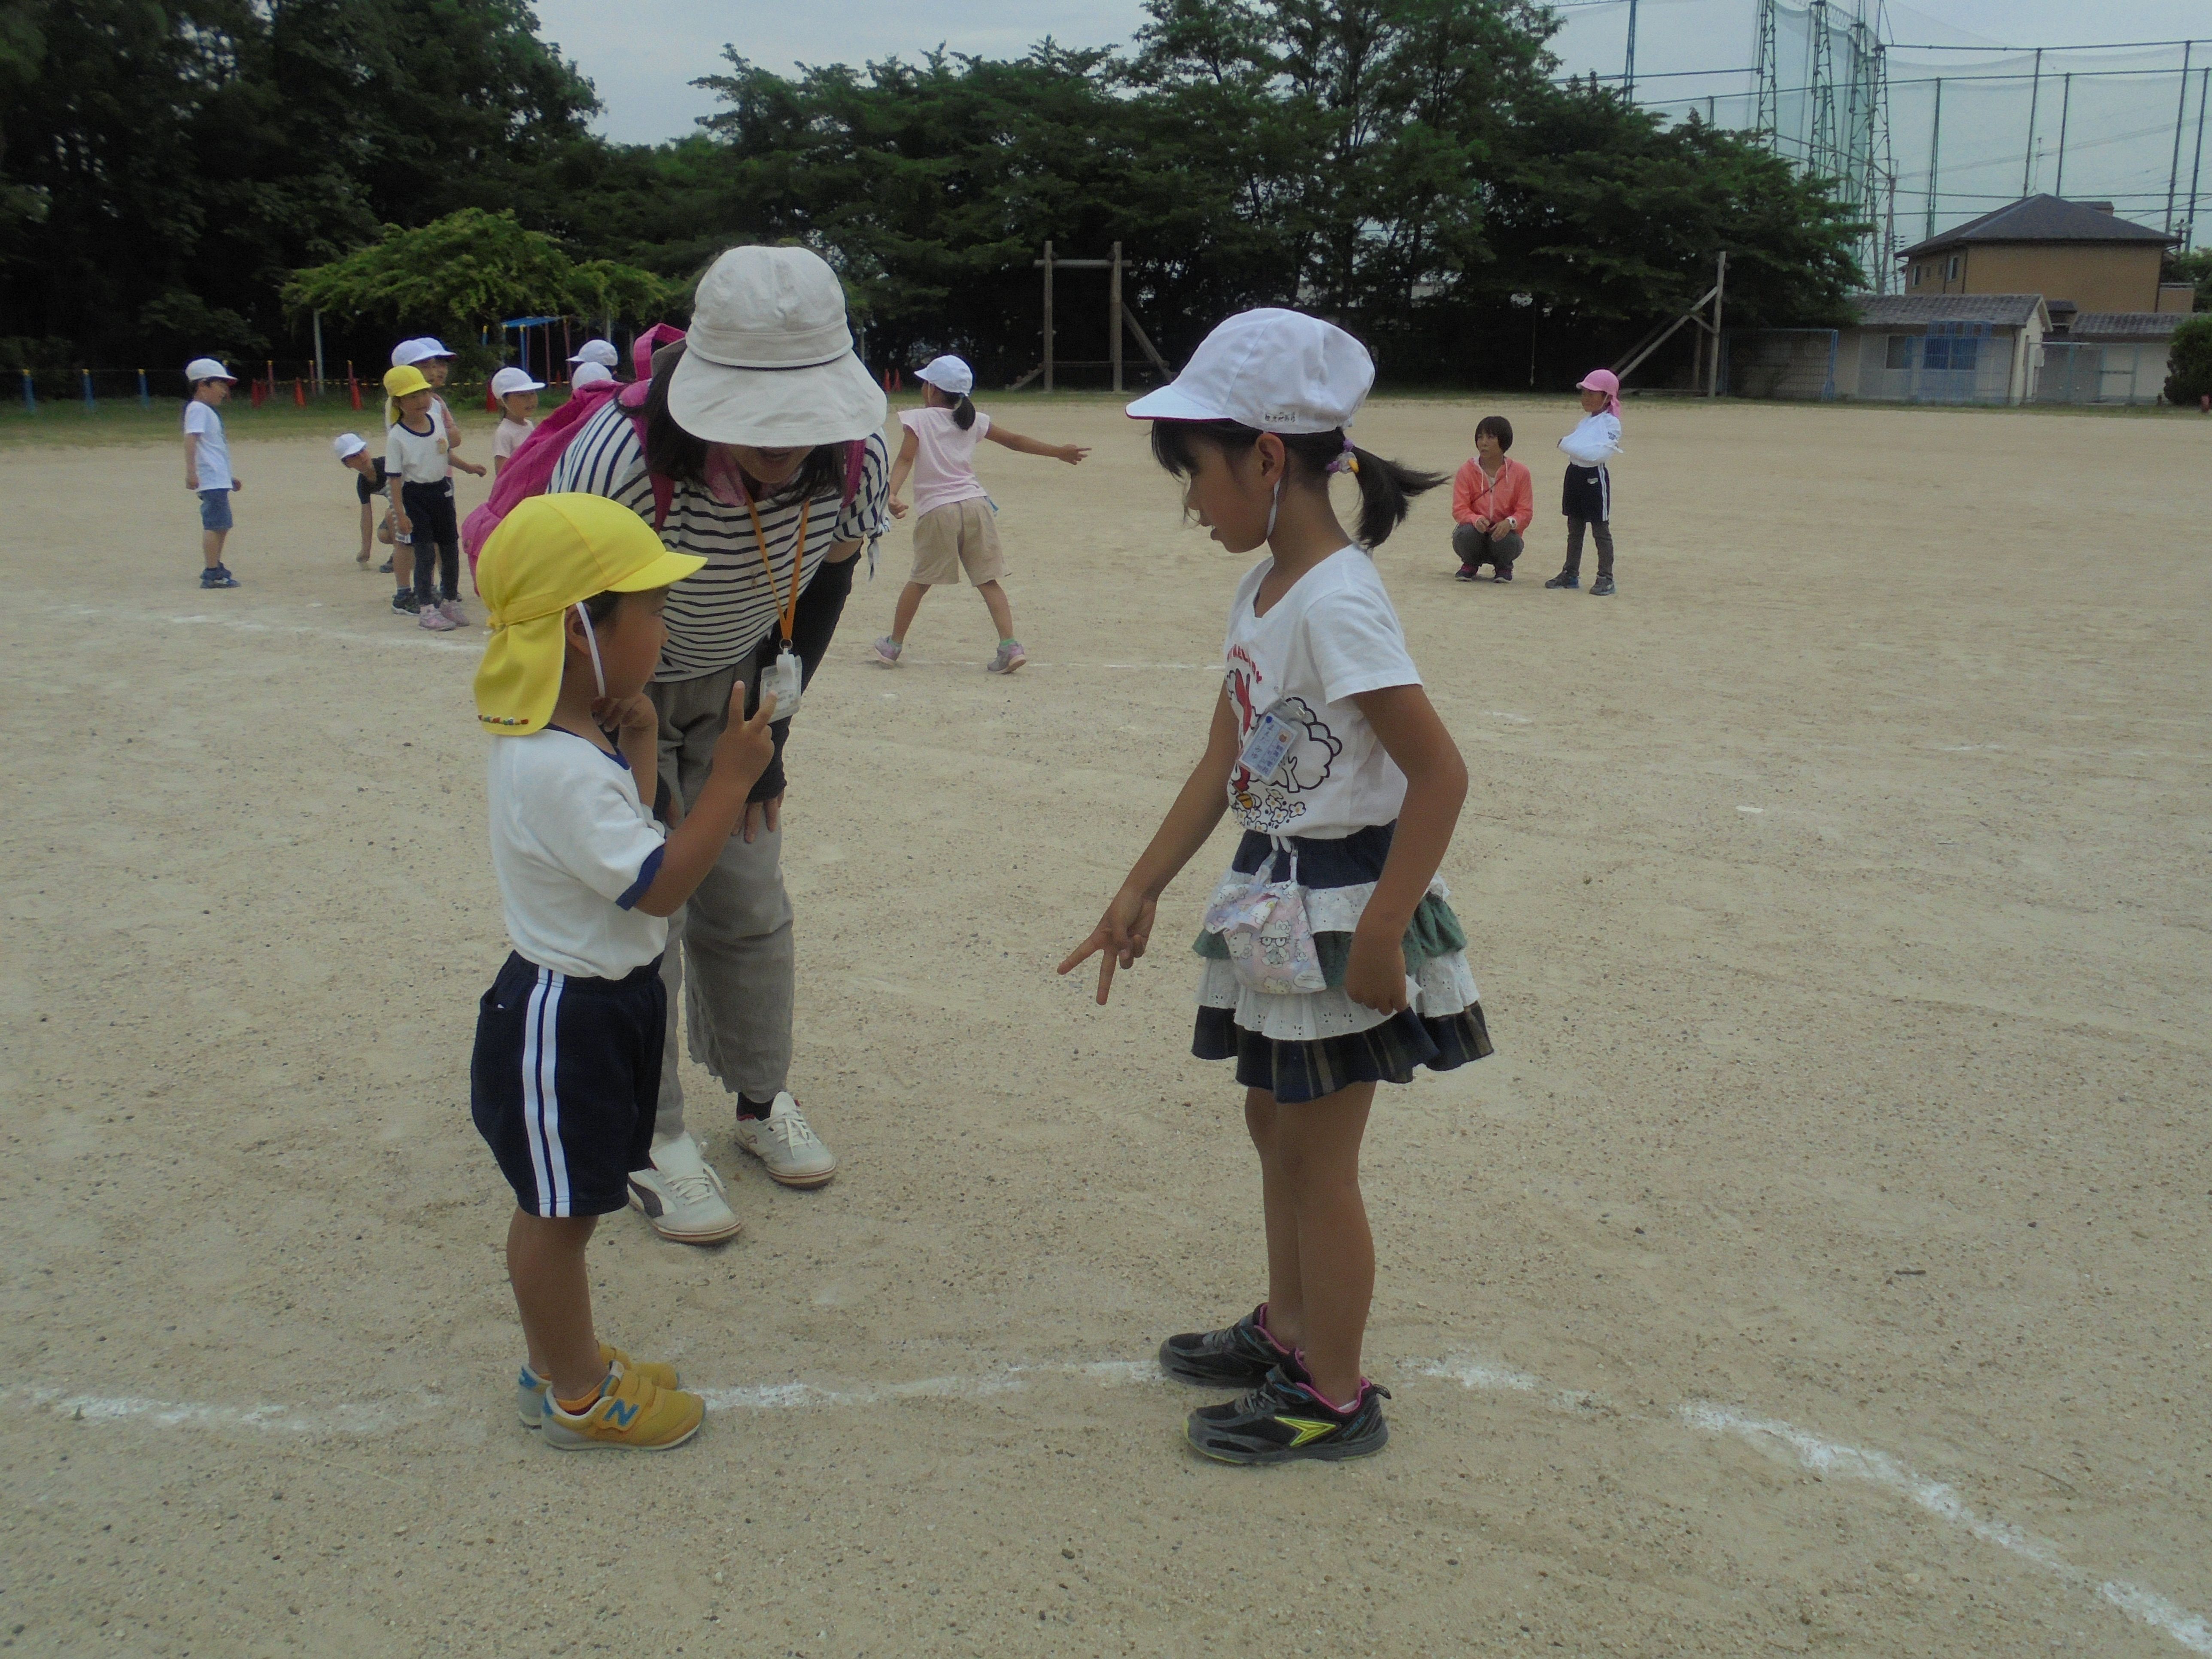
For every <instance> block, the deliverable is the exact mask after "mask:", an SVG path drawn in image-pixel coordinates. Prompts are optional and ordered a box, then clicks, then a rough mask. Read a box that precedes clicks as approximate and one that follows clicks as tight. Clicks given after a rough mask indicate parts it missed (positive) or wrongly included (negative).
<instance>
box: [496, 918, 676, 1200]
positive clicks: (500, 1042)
mask: <svg viewBox="0 0 2212 1659" xmlns="http://www.w3.org/2000/svg"><path fill="white" fill-rule="evenodd" d="M667 1023H668V991H667V988H666V987H665V986H664V985H663V984H662V983H661V980H660V963H659V958H657V957H656V958H655V959H654V960H653V961H651V962H648V963H646V964H645V966H644V967H642V968H640V969H636V970H635V971H634V972H633V973H631V974H630V975H628V976H627V977H626V978H623V979H584V978H580V977H579V976H577V975H573V974H556V973H555V972H554V971H553V969H550V968H540V967H539V966H538V964H537V963H533V962H530V961H527V960H526V959H525V958H524V957H520V956H519V955H516V956H509V957H507V963H506V965H505V966H504V967H502V968H501V969H500V970H499V977H498V978H497V979H495V980H494V981H492V986H491V989H490V990H489V991H486V992H485V993H484V994H483V1001H482V1002H481V1003H480V1004H478V1005H477V1046H476V1053H475V1055H474V1056H473V1058H471V1060H470V1062H469V1109H470V1114H471V1116H473V1117H474V1118H475V1119H476V1124H477V1133H479V1134H481V1135H482V1136H483V1138H484V1142H485V1144H486V1145H487V1146H489V1147H490V1148H491V1152H492V1156H493V1157H494V1158H497V1159H498V1160H499V1168H500V1173H501V1174H502V1175H504V1176H506V1177H507V1184H508V1185H509V1186H511V1187H513V1188H514V1200H515V1202H516V1203H518V1204H520V1206H522V1207H523V1208H524V1209H526V1210H527V1211H529V1212H531V1213H532V1215H542V1216H580V1215H607V1214H611V1212H614V1211H616V1210H619V1209H621V1208H622V1207H623V1205H625V1204H627V1203H628V1202H629V1172H630V1171H631V1170H642V1169H643V1168H645V1167H646V1165H647V1164H649V1163H651V1162H652V1157H651V1151H652V1146H653V1112H654V1109H655V1107H656V1106H657V1105H658V1104H659V1096H660V1044H661V1038H662V1035H663V1033H664V1031H665V1028H666V1026H667Z"/></svg>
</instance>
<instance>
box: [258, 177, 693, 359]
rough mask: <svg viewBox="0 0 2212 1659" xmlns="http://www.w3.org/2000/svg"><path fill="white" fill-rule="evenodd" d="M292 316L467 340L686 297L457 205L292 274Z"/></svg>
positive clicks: (652, 312) (641, 314)
mask: <svg viewBox="0 0 2212 1659" xmlns="http://www.w3.org/2000/svg"><path fill="white" fill-rule="evenodd" d="M283 299H284V303H285V305H286V306H287V307H289V308H290V309H291V310H292V311H294V312H295V313H298V312H303V311H326V312H331V313H336V314H337V315H339V316H341V317H346V318H356V317H361V318H371V319H379V320H381V321H386V322H390V323H394V324H401V325H410V326H412V325H431V326H434V327H436V328H439V329H440V330H441V331H447V332H451V333H453V334H455V335H457V336H459V337H462V338H464V339H465V338H466V337H468V336H470V335H472V334H474V333H476V332H477V331H479V330H481V329H486V328H490V327H495V326H496V325H497V324H498V323H499V322H500V321H501V319H504V318H507V317H514V316H534V315H538V314H540V313H551V314H553V315H556V316H559V315H564V314H579V315H586V316H593V317H597V316H602V315H613V316H617V317H620V318H623V319H625V320H628V321H638V322H643V321H651V320H654V319H658V318H659V317H660V316H662V315H664V314H665V313H668V312H670V311H671V310H672V309H674V308H676V307H678V306H680V305H682V304H683V295H682V294H681V292H680V290H678V289H675V288H674V287H672V286H671V284H669V283H665V282H663V281H662V280H661V279H660V278H659V277H657V276H653V274H652V273H651V272H650V271H644V270H637V269H635V267H632V266H629V265H623V264H615V263H614V262H612V261H611V260H605V259H596V260H591V261H588V262H586V263H585V264H577V263H576V261H574V259H572V258H569V257H568V253H567V252H565V251H564V250H563V249H562V246H561V245H560V243H558V242H556V240H553V238H552V237H550V236H548V235H546V234H544V233H543V232H542V231H535V230H526V229H524V228H523V227H522V225H521V223H520V222H519V221H518V220H517V219H516V218H515V216H514V215H513V214H512V213H487V212H485V211H484V210H483V209H481V208H463V209H461V210H459V212H456V213H449V214H447V216H445V217H444V218H442V219H440V220H437V221H436V222H434V223H431V224H428V225H424V226H422V227H421V228H417V229H414V230H410V229H407V228H404V227H402V226H399V225H386V227H385V228H384V236H383V239H382V240H380V241H377V242H374V243H372V244H371V245H370V246H367V247H363V248H356V250H355V251H354V252H351V253H349V254H346V255H345V256H343V258H337V259H333V260H331V262H329V263H328V264H320V265H313V266H309V267H307V269H305V270H298V271H295V272H294V273H293V276H292V279H291V281H289V283H286V284H285V286H284V290H283Z"/></svg>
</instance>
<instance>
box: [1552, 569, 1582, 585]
mask: <svg viewBox="0 0 2212 1659" xmlns="http://www.w3.org/2000/svg"><path fill="white" fill-rule="evenodd" d="M1582 585H1583V581H1582V578H1581V577H1579V576H1570V575H1569V574H1567V573H1566V572H1565V571H1564V570H1562V571H1561V572H1559V574H1558V575H1556V576H1554V577H1553V578H1552V580H1549V581H1547V582H1546V583H1545V584H1544V586H1547V587H1580V586H1582Z"/></svg>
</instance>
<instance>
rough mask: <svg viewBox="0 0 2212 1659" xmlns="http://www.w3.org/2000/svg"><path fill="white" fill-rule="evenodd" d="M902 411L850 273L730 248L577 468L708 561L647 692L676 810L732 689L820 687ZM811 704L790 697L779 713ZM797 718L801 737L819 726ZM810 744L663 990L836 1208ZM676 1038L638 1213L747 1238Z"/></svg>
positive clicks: (871, 531)
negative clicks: (853, 305)
mask: <svg viewBox="0 0 2212 1659" xmlns="http://www.w3.org/2000/svg"><path fill="white" fill-rule="evenodd" d="M639 408H642V410H643V411H644V416H645V420H644V423H643V424H644V428H645V429H644V432H643V435H642V436H641V435H640V433H639V431H638V422H637V421H636V420H635V410H637V409H639ZM886 412H887V404H886V400H885V398H884V393H883V389H882V388H881V387H880V386H878V385H877V384H876V383H875V381H874V380H872V378H871V377H870V375H869V374H868V371H867V370H866V368H864V367H863V366H862V365H861V363H860V359H859V357H858V356H855V355H854V350H853V335H852V330H851V328H850V326H849V325H848V323H847V321H846V316H845V293H844V288H843V286H842V284H841V283H839V281H838V279H837V275H836V272H835V271H834V270H831V269H830V268H829V265H828V264H826V263H824V262H823V259H822V258H820V257H819V256H818V255H816V254H814V253H812V252H808V251H807V250H806V249H805V248H797V247H738V248H732V249H731V250H729V251H728V252H726V253H724V254H723V255H721V257H720V258H718V259H716V260H715V261H714V264H712V265H711V266H710V267H709V268H708V270H707V273H706V275H705V276H702V277H701V278H700V280H699V287H698V291H697V294H696V296H695V301H694V307H693V311H692V319H691V327H690V334H689V336H688V337H686V338H685V339H684V340H682V341H680V342H678V343H675V344H671V345H665V346H663V347H662V348H661V349H659V351H658V352H657V353H655V354H654V356H653V374H652V377H651V379H650V380H649V381H647V382H645V383H644V384H642V385H640V386H632V387H630V388H628V389H627V390H625V391H624V392H623V394H622V397H621V399H620V400H619V401H617V400H615V399H610V400H609V401H608V404H607V406H606V407H605V409H603V410H600V411H599V413H598V414H597V415H594V416H592V417H591V418H590V419H589V420H588V421H586V422H585V423H584V424H583V425H582V426H581V427H580V428H578V429H577V431H576V434H575V435H574V437H573V438H572V439H571V440H570V441H569V443H568V448H567V449H566V451H565V452H564V453H562V459H561V461H560V463H559V465H557V466H556V469H555V471H554V474H553V477H552V478H551V480H550V483H549V486H548V487H549V488H550V489H552V490H555V491H560V490H583V491H586V492H589V493H591V494H593V495H606V496H609V497H611V498H612V499H613V500H616V501H621V502H623V504H624V505H626V506H628V507H631V508H632V509H634V510H635V512H637V513H639V514H640V515H641V517H644V518H646V519H648V520H656V519H657V520H658V521H659V524H660V526H661V539H662V541H663V542H664V543H665V544H667V546H668V547H669V548H671V550H674V551H677V552H679V553H689V554H694V555H696V556H699V557H702V558H704V559H705V560H706V561H707V564H706V568H704V569H702V570H701V571H700V572H699V574H697V575H696V576H692V577H690V578H688V579H687V580H684V581H681V582H678V584H677V585H676V586H675V587H674V588H673V589H671V592H670V593H669V598H668V610H667V624H668V643H667V646H666V647H665V649H664V651H663V652H662V654H661V659H660V667H659V671H657V672H656V674H655V675H654V678H653V684H652V685H651V687H649V688H648V690H649V692H650V695H651V696H652V697H653V702H654V704H655V705H656V706H657V707H658V708H659V711H660V743H661V750H660V753H661V763H660V775H661V776H662V777H663V778H664V779H665V780H667V781H668V782H669V784H670V786H671V791H672V794H673V798H674V799H673V805H674V807H675V809H676V810H678V811H680V810H681V809H682V806H683V804H684V800H685V799H687V798H688V797H689V795H690V793H691V792H693V791H694V790H696V788H697V787H698V785H699V782H700V781H701V780H702V778H703V777H704V776H705V775H706V770H707V765H708V756H709V755H710V754H711V753H712V751H713V749H714V741H715V739H716V738H717V737H719V736H720V732H721V730H722V727H723V725H724V724H725V721H726V712H727V709H728V705H729V702H730V693H731V690H732V685H733V684H736V683H737V682H738V681H740V680H742V681H744V682H745V683H746V684H749V685H750V687H751V690H750V693H749V695H748V696H747V699H746V708H748V710H750V708H754V707H756V706H757V702H758V699H759V695H760V690H761V686H762V684H763V680H766V681H767V682H768V683H769V684H770V685H772V686H773V685H775V684H777V683H778V682H779V681H780V680H782V679H783V677H784V676H785V675H787V674H788V675H790V676H792V677H793V678H796V679H797V680H798V682H799V685H800V686H802V687H803V685H804V684H805V681H806V680H807V679H809V678H811V677H812V675H813V672H814V671H815V669H816V667H817V665H819V663H820V662H821V660H822V657H823V653H824V652H826V651H827V650H828V648H829V640H830V636H831V635H833V634H834V633H835V632H836V627H837V620H838V617H839V616H840V615H841V614H842V611H843V610H844V605H845V599H846V596H847V595H848V593H849V592H851V591H852V580H853V568H854V556H856V555H857V554H858V553H859V552H860V549H861V547H862V546H863V545H864V544H866V543H868V542H871V541H873V540H874V539H875V538H877V537H878V536H880V535H881V534H882V533H883V530H884V498H885V495H886V494H887V491H886V488H885V486H886V483H887V481H888V478H889V475H890V465H889V457H888V453H887V451H886V447H885V445H884V436H883V425H884V415H885V414H886ZM664 502H665V506H664ZM787 658H788V659H791V660H790V661H789V662H788V663H787V661H786V659H787ZM784 683H785V684H788V682H787V681H785V682H784ZM797 702H798V698H797V696H794V695H789V694H787V693H786V692H785V691H782V690H779V694H778V704H777V706H778V708H779V709H787V708H794V707H795V706H796V705H797ZM798 713H799V720H800V722H801V723H802V724H803V723H804V722H805V720H806V719H807V718H808V711H806V710H805V709H803V708H801V709H799V711H798ZM791 725H792V722H791V720H789V719H787V718H783V717H781V715H780V716H779V718H778V720H777V721H776V724H775V738H776V762H775V764H774V765H772V766H771V767H769V769H768V771H767V773H766V774H764V775H763V777H762V779H761V781H760V782H759V783H758V784H757V785H756V786H755V787H754V788H753V791H752V801H751V804H750V805H749V807H748V808H747V811H746V819H745V824H744V830H743V831H742V833H740V834H738V835H736V836H731V838H730V841H729V844H728V846H727V847H726V848H725V850H724V852H723V854H722V857H721V860H720V862H719V863H718V864H717V865H716V866H715V868H714V872H713V873H712V874H710V875H709V876H708V878H706V880H705V881H703V882H702V883H701V884H700V886H699V889H698V890H697V891H696V892H695V893H694V894H693V895H692V896H691V899H690V903H688V904H687V905H686V906H685V907H684V909H683V910H681V911H679V912H678V914H677V915H675V916H673V917H671V918H670V927H669V944H670V949H669V951H668V953H667V956H666V957H665V959H664V963H663V967H662V973H663V975H664V976H665V978H666V979H667V981H668V988H669V1001H670V1006H671V1008H673V1007H674V1006H676V1005H677V1004H678V1003H679V1002H681V1003H682V1004H683V1006H684V1020H685V1023H686V1024H687V1025H688V1026H689V1028H690V1051H691V1054H692V1055H693V1057H694V1058H695V1059H696V1060H698V1061H699V1062H700V1063H701V1064H702V1065H703V1066H706V1068H707V1069H708V1071H709V1072H711V1073H714V1076H715V1078H716V1079H718V1080H719V1081H720V1083H721V1084H722V1085H723V1086H724V1087H725V1088H726V1089H728V1090H729V1091H731V1092H732V1094H733V1095H735V1096H736V1097H738V1126H737V1127H738V1137H737V1138H738V1146H739V1147H740V1148H742V1149H743V1150H744V1151H745V1152H750V1153H752V1154H753V1155H754V1156H756V1157H757V1158H760V1159H761V1161H762V1163H763V1164H764V1165H765V1167H766V1169H767V1170H768V1173H769V1175H770V1176H773V1177H774V1178H775V1179H776V1180H777V1181H779V1182H783V1183H784V1184H785V1185H787V1186H796V1187H817V1186H820V1185H821V1184H822V1183H823V1182H826V1181H828V1180H829V1178H830V1176H833V1175H834V1174H836V1169H837V1160H836V1156H835V1155H834V1154H833V1153H832V1152H830V1151H829V1148H828V1147H827V1146H824V1145H823V1142H822V1140H821V1139H820V1138H819V1137H818V1136H817V1134H816V1133H814V1131H813V1128H812V1127H811V1125H810V1124H809V1123H808V1121H807V1120H806V1117H805V1114H804V1113H803V1112H802V1111H801V1110H800V1109H799V1103H798V1101H797V1099H796V1098H795V1097H794V1096H793V1093H792V1091H791V1089H790V1087H789V1073H790V1069H791V1055H792V1035H791V1021H792V986H793V951H792V908H791V900H790V898H789V896H788V895H787V893H786V891H785V890H784V884H783V872H782V865H781V853H782V840H783V836H782V830H781V806H782V799H783V792H784V770H783V747H784V743H785V740H786V738H787V736H788V735H789V733H790V731H791ZM687 981H688V985H689V990H690V995H689V997H688V998H686V997H684V995H683V992H684V988H685V986H686V983H687ZM675 1026H676V1022H675V1020H674V1019H672V1018H671V1020H670V1021H669V1030H670V1036H669V1039H668V1041H669V1050H668V1060H667V1063H666V1064H665V1066H663V1068H662V1072H661V1087H660V1112H659V1118H658V1121H656V1124H655V1128H654V1135H653V1168H651V1169H650V1170H640V1171H638V1172H636V1174H635V1176H633V1177H632V1179H631V1188H630V1191H631V1200H632V1202H633V1203H635V1205H636V1206H637V1207H638V1208H639V1209H641V1210H642V1211H643V1212H645V1214H646V1216H647V1218H648V1219H649V1220H650V1221H651V1222H652V1223H653V1227H654V1230H655V1231H658V1232H659V1233H660V1234H661V1235H662V1236H663V1237H668V1238H674V1239H678V1240H681V1241H684V1242H686V1243H711V1242H713V1241H714V1240H716V1239H721V1238H727V1237H732V1235H733V1234H734V1233H735V1232H736V1231H738V1221H737V1218H736V1217H735V1215H734V1214H733V1213H732V1212H731V1210H730V1208H729V1206H728V1203H727V1201H726V1197H725V1190H726V1189H725V1188H724V1185H723V1182H722V1177H721V1176H720V1174H719V1173H718V1172H717V1171H716V1170H714V1167H713V1166H712V1165H710V1164H708V1163H707V1161H706V1160H705V1158H703V1157H702V1154H701V1152H700V1150H699V1146H698V1142H697V1139H696V1137H695V1136H694V1135H693V1134H692V1133H690V1130H689V1129H688V1128H687V1127H686V1117H685V1112H684V1095H683V1088H682V1085H681V1083H680V1081H679V1079H678V1065H677V1059H676V1048H675V1036H674V1032H675Z"/></svg>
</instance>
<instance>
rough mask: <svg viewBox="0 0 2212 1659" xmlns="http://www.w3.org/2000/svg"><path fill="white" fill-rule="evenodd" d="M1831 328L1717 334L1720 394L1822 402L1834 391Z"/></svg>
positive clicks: (1835, 337)
mask: <svg viewBox="0 0 2212 1659" xmlns="http://www.w3.org/2000/svg"><path fill="white" fill-rule="evenodd" d="M1837 340H1838V335H1837V331H1835V330H1834V329H1832V328H1761V329H1735V330H1731V331H1729V332H1728V333H1726V334H1723V336H1722V337H1721V369H1720V389H1721V395H1722V396H1723V397H1729V398H1790V399H1802V400H1804V401H1808V402H1817V403H1826V402H1827V401H1828V400H1830V399H1831V398H1834V397H1835V396H1836V395H1837V392H1836V352H1837Z"/></svg>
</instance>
